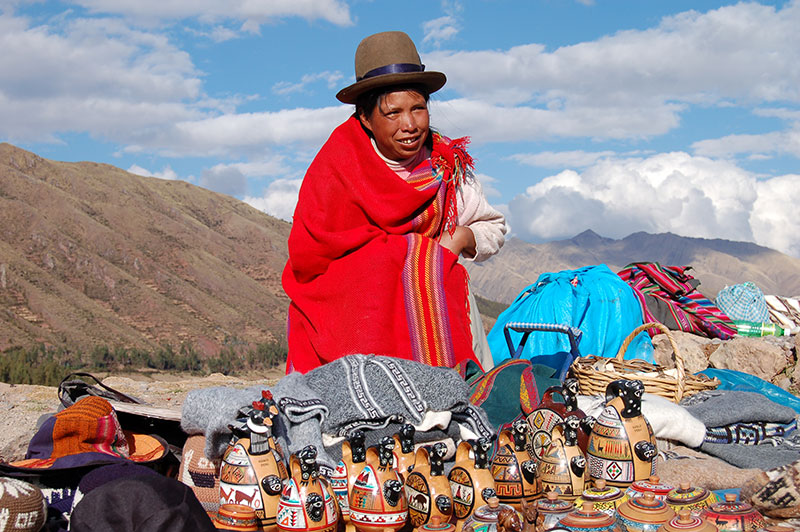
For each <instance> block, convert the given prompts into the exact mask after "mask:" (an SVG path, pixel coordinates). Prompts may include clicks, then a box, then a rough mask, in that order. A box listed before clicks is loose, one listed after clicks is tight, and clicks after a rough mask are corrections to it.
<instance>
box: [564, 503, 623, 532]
mask: <svg viewBox="0 0 800 532" xmlns="http://www.w3.org/2000/svg"><path fill="white" fill-rule="evenodd" d="M558 526H560V527H563V528H566V529H567V530H574V531H576V532H614V531H615V520H614V518H613V517H611V516H610V515H608V514H607V513H605V512H601V511H600V510H597V509H596V508H595V507H594V504H592V503H590V502H585V503H583V506H582V507H581V508H576V509H575V510H573V511H571V512H570V513H568V514H567V515H565V516H564V517H562V518H561V520H559V522H558Z"/></svg>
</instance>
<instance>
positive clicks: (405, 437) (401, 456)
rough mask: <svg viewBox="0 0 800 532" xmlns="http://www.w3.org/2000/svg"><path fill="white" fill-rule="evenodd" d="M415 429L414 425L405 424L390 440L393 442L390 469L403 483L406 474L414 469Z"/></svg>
mask: <svg viewBox="0 0 800 532" xmlns="http://www.w3.org/2000/svg"><path fill="white" fill-rule="evenodd" d="M415 433H416V429H415V428H414V425H411V424H410V423H406V424H405V425H403V426H402V427H400V431H399V432H397V433H396V434H395V435H394V436H392V439H393V440H394V457H393V462H392V467H394V468H395V469H396V470H397V472H398V473H400V478H401V479H402V480H403V481H404V482H405V479H406V476H407V475H408V472H409V471H411V469H412V468H413V467H414V461H415V460H416V453H415V452H414V434H415Z"/></svg>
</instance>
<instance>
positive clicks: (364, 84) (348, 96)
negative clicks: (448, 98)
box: [336, 72, 447, 103]
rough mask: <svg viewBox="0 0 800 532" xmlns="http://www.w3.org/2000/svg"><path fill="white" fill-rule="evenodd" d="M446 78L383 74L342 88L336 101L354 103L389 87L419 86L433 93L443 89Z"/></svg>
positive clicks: (424, 74)
mask: <svg viewBox="0 0 800 532" xmlns="http://www.w3.org/2000/svg"><path fill="white" fill-rule="evenodd" d="M446 82H447V76H445V75H444V74H443V73H442V72H398V73H395V74H384V75H382V76H375V77H374V78H367V79H362V80H361V81H357V82H355V83H353V84H352V85H350V86H348V87H345V88H343V89H342V90H340V91H339V92H338V93H337V94H336V99H337V100H339V101H340V102H342V103H356V100H357V99H358V97H359V96H361V95H362V94H364V93H365V92H367V91H370V90H372V89H377V88H380V87H390V86H392V85H412V84H419V85H422V86H423V87H425V88H426V89H428V93H429V94H430V93H433V92H436V91H438V90H439V89H441V88H442V87H444V84H445V83H446Z"/></svg>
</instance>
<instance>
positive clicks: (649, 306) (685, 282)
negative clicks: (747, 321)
mask: <svg viewBox="0 0 800 532" xmlns="http://www.w3.org/2000/svg"><path fill="white" fill-rule="evenodd" d="M689 269H691V266H662V265H660V264H659V263H657V262H634V263H632V264H628V265H627V266H626V267H625V268H624V269H623V270H622V271H620V272H619V273H618V274H617V275H619V276H620V277H621V278H622V280H624V281H625V282H626V283H628V284H629V285H631V287H632V288H633V291H634V293H635V294H636V297H637V298H638V299H639V302H640V303H641V305H642V311H643V312H644V321H645V322H652V321H657V322H660V323H663V324H664V325H666V326H667V327H668V328H670V329H672V330H680V331H685V332H690V333H694V334H698V335H701V336H707V337H709V338H720V339H722V340H728V339H730V338H732V337H733V336H734V335H735V334H736V327H735V326H734V325H733V322H731V319H730V318H729V317H728V316H727V315H726V314H725V313H724V312H722V311H721V310H720V309H718V308H717V307H716V306H715V305H714V303H712V302H711V300H709V299H708V298H707V297H706V296H704V295H703V294H701V293H700V292H699V291H698V290H697V286H698V285H699V284H700V281H698V280H697V279H695V278H694V277H692V276H691V275H689V274H688V273H686V271H687V270H689ZM658 332H659V331H658V330H657V329H652V330H651V332H650V334H651V336H652V335H655V334H658Z"/></svg>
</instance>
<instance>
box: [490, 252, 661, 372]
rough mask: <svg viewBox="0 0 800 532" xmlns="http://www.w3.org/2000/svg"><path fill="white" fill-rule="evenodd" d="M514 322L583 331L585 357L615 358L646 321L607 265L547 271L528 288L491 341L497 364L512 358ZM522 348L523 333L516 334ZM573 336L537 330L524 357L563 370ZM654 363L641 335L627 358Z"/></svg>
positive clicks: (648, 344) (628, 289)
mask: <svg viewBox="0 0 800 532" xmlns="http://www.w3.org/2000/svg"><path fill="white" fill-rule="evenodd" d="M510 322H531V323H551V324H561V325H568V326H572V327H577V328H579V329H580V330H581V331H582V332H583V335H582V338H581V340H580V345H579V348H580V354H581V355H584V356H585V355H597V356H603V357H613V356H615V355H616V354H617V352H618V351H619V348H620V346H621V345H622V343H623V341H624V340H625V338H626V337H627V336H628V335H629V334H630V333H631V332H632V331H633V330H634V329H635V328H636V327H638V326H640V325H642V323H643V312H642V308H641V305H640V304H639V300H638V299H637V298H636V296H635V295H634V293H633V289H632V288H631V287H630V286H629V285H628V284H627V283H626V282H625V281H623V280H622V279H620V278H619V276H618V275H616V274H615V273H614V272H612V271H611V270H610V269H609V268H608V266H606V265H605V264H600V265H596V266H586V267H584V268H580V269H578V270H564V271H561V272H556V273H544V274H542V275H540V276H539V279H537V281H536V282H535V283H533V284H532V285H530V286H528V287H527V288H525V290H523V291H522V292H521V293H520V294H519V295H518V296H517V298H516V299H515V300H514V302H513V303H512V304H511V306H510V307H509V308H508V309H506V310H505V311H504V312H503V313H502V314H500V316H498V318H497V322H496V323H495V325H494V327H492V330H491V331H489V334H488V336H487V340H488V342H489V348H490V349H491V351H492V358H493V359H494V362H495V364H499V363H500V362H502V361H503V360H505V359H507V358H509V357H510V356H511V354H510V353H509V347H508V344H507V342H506V338H505V331H504V329H505V326H506V324H507V323H510ZM510 334H511V335H512V339H513V340H514V344H515V345H518V344H519V342H520V340H521V339H522V333H519V332H513V331H512V332H511V333H510ZM569 353H570V343H569V337H568V336H567V335H565V334H559V333H555V332H543V331H535V332H532V333H530V337H529V338H528V340H527V341H526V343H525V346H524V348H523V349H522V351H521V354H520V358H526V359H530V360H532V361H533V362H536V363H544V364H547V365H549V366H551V367H556V368H557V367H559V366H560V364H559V360H561V361H563V360H564V359H565V358H566V357H568V356H570V354H569ZM632 358H639V359H643V360H645V361H647V362H651V363H652V362H654V358H653V344H652V342H651V341H650V336H649V335H648V334H647V333H646V332H642V333H640V334H638V335H637V336H636V338H634V339H633V341H632V342H631V343H630V345H629V346H628V348H627V350H626V352H625V359H626V360H628V359H632Z"/></svg>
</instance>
